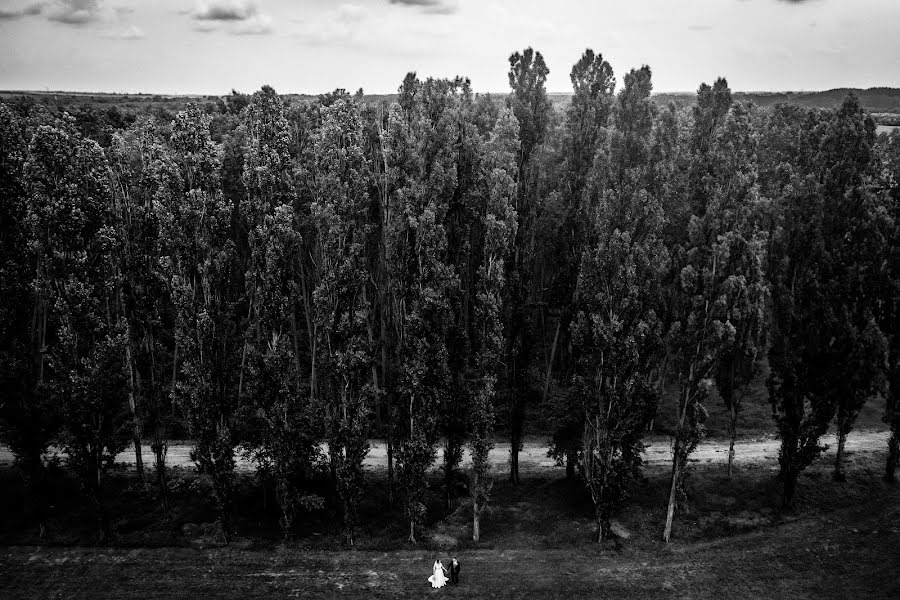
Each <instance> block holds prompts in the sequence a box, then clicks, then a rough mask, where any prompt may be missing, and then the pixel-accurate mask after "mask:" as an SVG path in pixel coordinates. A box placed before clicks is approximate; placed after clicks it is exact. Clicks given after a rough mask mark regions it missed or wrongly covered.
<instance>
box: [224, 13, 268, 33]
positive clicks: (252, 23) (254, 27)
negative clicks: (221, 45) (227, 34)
mask: <svg viewBox="0 0 900 600" xmlns="http://www.w3.org/2000/svg"><path fill="white" fill-rule="evenodd" d="M272 31H274V28H273V27H272V18H271V17H269V16H268V15H263V14H259V15H254V16H253V17H251V18H249V19H247V20H246V21H243V22H242V23H241V24H240V25H238V26H237V27H235V28H234V29H232V30H231V34H232V35H266V34H269V33H272Z"/></svg>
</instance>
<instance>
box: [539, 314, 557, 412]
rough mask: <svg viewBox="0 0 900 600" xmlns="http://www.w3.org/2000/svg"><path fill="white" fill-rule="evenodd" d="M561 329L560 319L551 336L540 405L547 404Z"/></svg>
mask: <svg viewBox="0 0 900 600" xmlns="http://www.w3.org/2000/svg"><path fill="white" fill-rule="evenodd" d="M560 327H562V317H560V318H559V320H557V322H556V333H555V334H553V343H552V344H551V345H550V360H548V361H547V375H546V376H545V377H544V393H543V395H542V396H541V403H542V404H543V403H546V402H547V394H548V393H549V391H550V376H551V375H552V374H553V359H554V358H555V357H556V343H557V342H558V341H559V329H560Z"/></svg>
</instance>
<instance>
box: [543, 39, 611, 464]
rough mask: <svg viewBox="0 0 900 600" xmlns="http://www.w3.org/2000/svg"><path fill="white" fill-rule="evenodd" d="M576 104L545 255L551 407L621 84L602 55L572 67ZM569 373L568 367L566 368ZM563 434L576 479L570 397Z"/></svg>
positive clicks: (560, 439)
mask: <svg viewBox="0 0 900 600" xmlns="http://www.w3.org/2000/svg"><path fill="white" fill-rule="evenodd" d="M569 78H570V79H571V81H572V89H573V93H572V103H571V104H570V105H569V106H568V107H567V108H566V111H565V121H564V124H563V130H564V140H565V141H564V145H563V147H562V153H561V154H562V160H563V168H562V176H561V177H560V180H559V187H560V190H559V192H560V195H561V198H560V203H561V204H563V207H564V208H563V210H564V216H563V218H561V219H559V221H558V224H559V226H558V227H557V228H555V230H554V231H553V232H552V236H551V243H550V245H549V246H548V248H547V249H546V250H545V251H544V252H545V253H546V254H547V255H548V256H546V257H545V258H544V260H545V261H547V262H551V261H552V263H553V267H552V272H553V278H552V280H551V283H550V288H551V290H552V292H551V294H550V298H549V299H548V304H549V306H550V308H551V310H552V309H556V316H557V320H556V330H555V332H554V334H553V341H552V342H551V344H550V351H549V357H548V360H547V368H546V370H545V374H544V388H543V393H542V404H546V403H547V402H548V395H549V392H550V382H551V377H552V375H553V366H554V362H556V357H557V354H558V350H559V349H560V348H566V347H568V346H569V345H570V343H569V337H570V336H569V326H570V324H571V320H572V314H573V310H574V305H575V299H574V297H575V288H576V284H577V280H578V269H579V266H580V264H581V256H582V254H583V253H584V251H585V250H586V249H587V246H588V244H590V243H592V242H591V240H592V237H591V236H592V233H593V232H592V228H591V223H593V219H594V210H595V209H596V205H597V198H596V196H597V194H598V190H597V186H592V185H590V184H589V183H590V181H589V180H590V177H591V174H592V169H593V167H594V160H595V156H596V154H597V150H598V148H599V147H600V146H601V145H602V144H604V143H605V142H606V141H607V136H608V130H607V126H608V125H609V116H610V114H611V112H612V110H613V103H614V101H615V97H614V93H615V85H616V80H615V77H614V76H613V70H612V67H611V66H610V65H609V63H608V62H606V61H605V60H604V59H603V55H602V54H594V51H593V50H591V49H587V50H585V52H584V54H583V55H582V56H581V59H580V60H579V61H578V62H577V63H575V65H574V66H573V67H572V71H571V73H570V75H569ZM564 371H565V368H564ZM551 406H552V411H553V413H554V417H555V419H554V420H555V421H556V422H557V429H556V431H555V432H554V433H553V439H552V441H551V455H553V456H555V457H557V459H558V460H560V461H562V460H565V463H566V474H567V476H569V477H572V476H574V474H575V462H576V457H577V453H578V450H579V448H580V446H581V441H582V440H581V438H582V420H581V417H582V411H581V406H580V405H579V403H578V402H573V403H570V402H567V398H566V396H565V395H564V394H563V397H562V398H558V399H555V401H554V402H552V403H551Z"/></svg>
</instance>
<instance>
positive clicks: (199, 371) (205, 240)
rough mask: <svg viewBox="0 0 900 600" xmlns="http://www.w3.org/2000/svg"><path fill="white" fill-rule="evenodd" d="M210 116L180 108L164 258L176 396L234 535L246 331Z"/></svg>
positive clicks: (224, 524) (225, 530) (225, 525)
mask: <svg viewBox="0 0 900 600" xmlns="http://www.w3.org/2000/svg"><path fill="white" fill-rule="evenodd" d="M209 123H210V118H209V117H208V116H207V115H205V114H204V113H203V112H202V110H201V109H200V108H199V107H197V106H191V107H189V108H188V109H187V110H185V111H182V112H180V113H178V115H177V116H176V118H175V121H174V122H173V123H172V136H171V140H170V144H171V148H172V153H173V159H174V162H175V165H176V173H175V175H176V176H175V177H174V179H173V180H172V185H173V186H174V188H175V193H173V194H171V204H168V205H162V206H160V211H161V213H162V215H161V217H160V220H161V222H162V228H163V239H165V240H166V247H165V248H164V252H165V254H164V258H163V263H164V265H165V266H166V268H167V269H168V278H169V279H168V280H169V285H170V293H171V294H172V298H173V304H174V306H175V313H176V319H175V340H176V344H177V352H178V355H179V356H180V357H183V358H182V359H181V360H180V361H179V363H178V369H179V373H180V375H181V377H180V378H179V379H178V383H177V386H176V399H177V402H178V404H179V405H180V407H181V409H182V410H183V411H184V414H185V415H186V417H187V423H188V429H189V431H190V433H191V435H192V437H193V438H194V440H195V443H196V446H195V448H194V450H193V457H194V459H195V460H196V461H197V466H198V468H199V470H200V472H201V473H204V474H206V475H208V476H209V477H210V478H211V480H212V484H213V491H214V494H215V501H216V509H217V515H218V520H219V524H220V526H221V528H222V534H223V536H224V538H225V540H226V542H227V541H229V540H230V539H231V516H232V508H233V507H232V502H233V489H234V478H235V475H234V469H235V459H234V452H235V448H236V446H237V441H238V440H237V430H238V419H239V412H238V409H239V393H238V386H239V375H240V366H241V347H242V344H241V336H240V317H239V308H238V301H239V299H240V296H239V292H238V291H236V290H240V287H239V286H238V285H236V283H235V281H234V279H235V274H234V268H233V265H234V261H235V251H236V248H235V243H234V238H233V235H232V226H231V220H232V215H231V212H232V211H231V207H230V206H229V205H228V203H227V202H226V201H225V198H224V197H223V195H222V188H221V183H220V166H221V164H220V157H219V153H218V150H217V148H216V146H215V144H214V143H213V141H212V139H211V138H210V133H209Z"/></svg>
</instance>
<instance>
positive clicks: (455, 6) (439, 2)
mask: <svg viewBox="0 0 900 600" xmlns="http://www.w3.org/2000/svg"><path fill="white" fill-rule="evenodd" d="M389 2H390V3H391V4H400V5H401V6H412V7H416V8H419V9H421V10H422V12H425V13H428V14H432V15H451V14H453V13H455V12H456V11H457V10H459V2H458V0H389Z"/></svg>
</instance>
